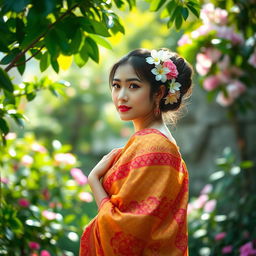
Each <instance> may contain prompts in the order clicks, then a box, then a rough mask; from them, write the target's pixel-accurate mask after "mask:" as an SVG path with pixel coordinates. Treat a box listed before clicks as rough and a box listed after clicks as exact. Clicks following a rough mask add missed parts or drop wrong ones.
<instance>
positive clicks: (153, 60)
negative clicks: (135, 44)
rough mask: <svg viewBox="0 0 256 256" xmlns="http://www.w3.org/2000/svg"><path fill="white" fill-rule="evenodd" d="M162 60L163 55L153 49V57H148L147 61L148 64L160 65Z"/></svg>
mask: <svg viewBox="0 0 256 256" xmlns="http://www.w3.org/2000/svg"><path fill="white" fill-rule="evenodd" d="M160 61H161V56H160V54H159V52H158V51H156V50H152V51H151V57H147V58H146V62H147V63H148V64H155V65H158V64H160Z"/></svg>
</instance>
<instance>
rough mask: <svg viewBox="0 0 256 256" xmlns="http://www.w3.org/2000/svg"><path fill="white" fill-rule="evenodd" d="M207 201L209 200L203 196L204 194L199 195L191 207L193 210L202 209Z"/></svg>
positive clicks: (206, 196)
mask: <svg viewBox="0 0 256 256" xmlns="http://www.w3.org/2000/svg"><path fill="white" fill-rule="evenodd" d="M208 199H209V197H208V195H205V194H203V195H200V196H199V197H198V198H197V199H196V200H195V201H194V202H193V207H194V208H195V209H200V208H202V207H203V206H204V205H205V203H206V202H207V201H208Z"/></svg>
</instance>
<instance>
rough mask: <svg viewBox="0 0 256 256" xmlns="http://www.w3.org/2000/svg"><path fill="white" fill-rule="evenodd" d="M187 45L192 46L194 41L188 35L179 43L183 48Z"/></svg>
mask: <svg viewBox="0 0 256 256" xmlns="http://www.w3.org/2000/svg"><path fill="white" fill-rule="evenodd" d="M185 44H192V40H191V38H190V37H189V35H188V34H183V36H182V37H181V38H180V39H179V41H178V45H179V46H182V45H185Z"/></svg>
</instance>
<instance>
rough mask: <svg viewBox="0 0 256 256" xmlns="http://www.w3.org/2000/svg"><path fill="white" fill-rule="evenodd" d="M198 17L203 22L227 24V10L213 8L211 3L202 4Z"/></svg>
mask: <svg viewBox="0 0 256 256" xmlns="http://www.w3.org/2000/svg"><path fill="white" fill-rule="evenodd" d="M200 18H201V19H202V20H203V22H204V23H206V24H207V23H216V24H220V25H225V24H227V21H228V12H227V11H226V10H224V9H220V8H215V7H214V5H213V4H212V3H208V4H205V5H203V8H202V10H201V13H200Z"/></svg>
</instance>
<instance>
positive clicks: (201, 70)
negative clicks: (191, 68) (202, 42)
mask: <svg viewBox="0 0 256 256" xmlns="http://www.w3.org/2000/svg"><path fill="white" fill-rule="evenodd" d="M196 60H197V63H196V71H197V72H198V74H199V75H202V76H204V75H206V74H207V73H208V72H209V70H210V68H211V66H212V60H211V59H210V58H209V56H207V55H206V54H203V53H198V54H197V56H196Z"/></svg>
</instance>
